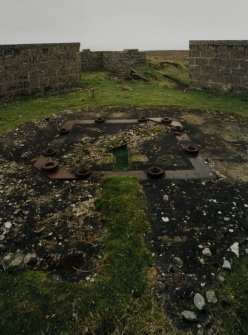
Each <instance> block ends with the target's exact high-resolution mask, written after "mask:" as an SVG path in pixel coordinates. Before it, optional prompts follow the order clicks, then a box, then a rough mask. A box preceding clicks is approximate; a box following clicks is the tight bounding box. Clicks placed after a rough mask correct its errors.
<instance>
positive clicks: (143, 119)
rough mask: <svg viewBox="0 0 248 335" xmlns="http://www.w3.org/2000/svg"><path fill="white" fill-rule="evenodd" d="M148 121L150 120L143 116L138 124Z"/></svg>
mask: <svg viewBox="0 0 248 335" xmlns="http://www.w3.org/2000/svg"><path fill="white" fill-rule="evenodd" d="M147 121H148V119H147V118H146V117H144V116H142V117H140V118H139V119H138V122H140V123H143V122H147Z"/></svg>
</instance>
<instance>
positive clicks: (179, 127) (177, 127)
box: [171, 125, 183, 132]
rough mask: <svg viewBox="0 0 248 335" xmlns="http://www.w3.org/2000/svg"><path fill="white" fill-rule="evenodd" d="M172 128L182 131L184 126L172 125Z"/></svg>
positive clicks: (174, 130)
mask: <svg viewBox="0 0 248 335" xmlns="http://www.w3.org/2000/svg"><path fill="white" fill-rule="evenodd" d="M171 129H172V131H173V132H180V131H183V126H179V125H178V126H172V127H171Z"/></svg>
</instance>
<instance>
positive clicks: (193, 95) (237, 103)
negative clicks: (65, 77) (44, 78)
mask: <svg viewBox="0 0 248 335" xmlns="http://www.w3.org/2000/svg"><path fill="white" fill-rule="evenodd" d="M144 71H150V73H151V75H150V77H149V76H148V77H149V78H150V79H151V80H150V82H148V83H144V82H135V81H125V82H119V81H118V80H114V79H113V77H111V75H110V74H109V73H106V72H92V73H83V74H82V89H81V90H79V91H74V92H69V93H63V94H53V95H49V96H46V97H43V98H33V99H32V98H29V99H19V100H16V101H13V102H9V103H6V104H4V105H2V106H1V107H0V133H4V132H6V131H8V130H10V129H12V128H14V127H17V126H18V125H19V124H22V123H24V122H27V121H30V120H34V119H39V118H43V117H46V116H50V115H52V114H54V113H59V112H61V111H63V110H67V109H81V108H85V107H102V106H120V107H121V106H138V107H149V106H173V107H178V108H196V109H201V110H207V111H221V112H225V113H229V114H233V115H236V116H237V117H240V118H242V119H244V120H248V97H242V96H235V95H231V94H224V93H209V92H199V91H183V90H179V89H176V88H175V87H174V88H173V85H174V84H173V83H172V82H171V80H170V79H165V78H164V76H163V71H162V72H161V71H160V70H159V71H157V70H156V69H154V68H152V67H146V69H145V70H144V69H143V72H142V73H143V74H144ZM158 72H161V73H158ZM185 73H187V72H185V71H184V70H183V71H182V78H181V79H180V76H179V74H178V73H177V74H176V75H175V74H173V73H171V72H170V76H173V75H174V77H175V76H176V77H177V79H178V78H179V79H180V80H181V82H182V83H183V82H185V81H187V80H186V79H185V78H184V79H183V76H185ZM152 76H153V78H152ZM92 90H94V91H95V93H94V94H93V95H94V97H92Z"/></svg>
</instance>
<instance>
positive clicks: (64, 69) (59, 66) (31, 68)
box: [0, 43, 81, 98]
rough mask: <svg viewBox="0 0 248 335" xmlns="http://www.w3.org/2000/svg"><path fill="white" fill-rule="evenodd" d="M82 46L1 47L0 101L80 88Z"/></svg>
mask: <svg viewBox="0 0 248 335" xmlns="http://www.w3.org/2000/svg"><path fill="white" fill-rule="evenodd" d="M79 48H80V43H59V44H20V45H0V98H3V97H7V98H10V97H15V96H25V95H33V94H36V93H41V94H43V93H44V92H47V91H55V92H56V91H62V90H67V89H72V88H75V87H79V86H80V75H81V59H80V52H79Z"/></svg>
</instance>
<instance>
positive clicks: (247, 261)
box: [216, 257, 248, 335]
mask: <svg viewBox="0 0 248 335" xmlns="http://www.w3.org/2000/svg"><path fill="white" fill-rule="evenodd" d="M247 293H248V258H247V257H246V258H243V259H241V260H238V261H236V262H235V264H234V266H233V270H232V272H231V273H230V274H229V275H228V276H227V280H226V282H225V283H224V285H223V286H222V287H221V288H220V289H219V292H218V296H219V299H220V300H222V301H224V310H223V315H222V318H223V321H224V322H223V324H222V325H218V326H216V329H217V330H218V331H219V333H218V334H222V335H247V334H248V299H247Z"/></svg>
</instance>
